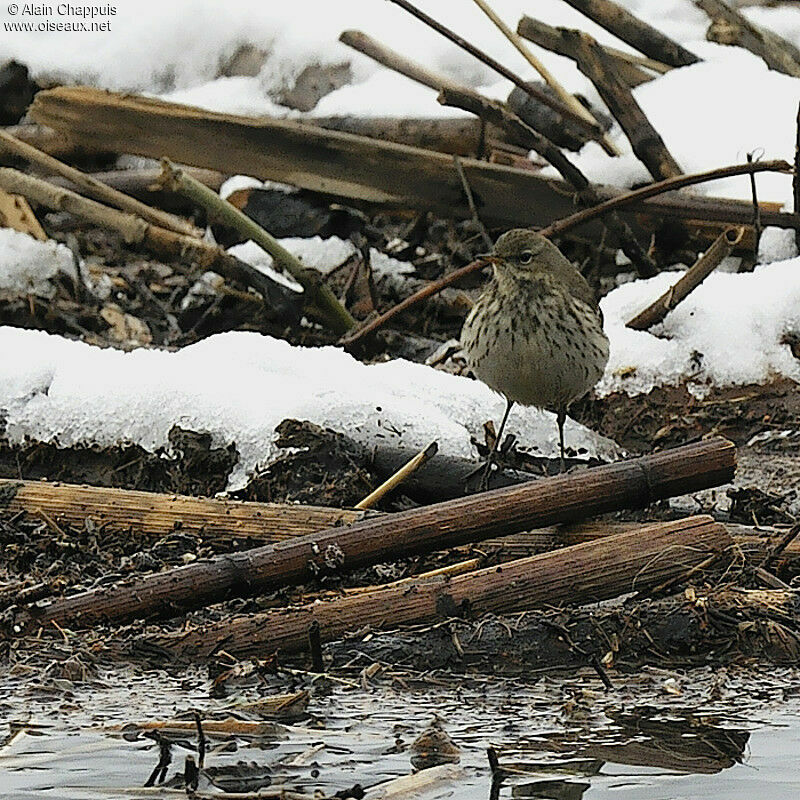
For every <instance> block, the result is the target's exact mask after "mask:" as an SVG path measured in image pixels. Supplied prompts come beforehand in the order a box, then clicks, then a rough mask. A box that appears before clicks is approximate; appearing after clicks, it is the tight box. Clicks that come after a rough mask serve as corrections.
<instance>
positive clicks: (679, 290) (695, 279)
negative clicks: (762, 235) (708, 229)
mask: <svg viewBox="0 0 800 800" xmlns="http://www.w3.org/2000/svg"><path fill="white" fill-rule="evenodd" d="M743 236H744V228H742V227H739V228H728V229H727V230H726V231H723V232H722V233H721V234H720V235H719V236H718V237H717V238H716V240H715V241H714V243H713V244H712V245H711V247H709V248H708V250H706V252H705V253H703V255H702V256H700V258H698V259H697V261H695V263H694V264H693V265H692V266H691V267H690V268H689V269H688V270H686V272H685V273H684V274H683V275H682V276H681V278H680V280H678V282H677V283H676V284H675V285H674V286H671V287H670V288H669V289H668V290H667V291H666V292H664V294H662V295H661V297H659V298H658V300H655V301H654V302H653V303H651V304H650V305H649V306H648V307H647V308H645V309H644V310H643V311H640V312H639V313H638V314H637V315H636V316H635V317H634V318H633V319H632V320H631V321H630V322H628V324H627V327H629V328H633V329H634V330H637V331H646V330H647V329H648V328H652V327H653V325H655V324H656V323H658V322H661V320H663V319H664V317H666V316H667V314H669V312H670V311H672V310H673V309H674V308H675V307H676V306H677V305H678V303H680V302H681V301H682V300H684V299H686V298H687V297H688V296H689V295H690V294H691V293H692V292H693V291H694V290H695V289H696V288H697V287H698V286H699V285H700V284H701V283H702V282H703V281H704V280H705V279H706V278H707V277H708V276H709V275H710V274H711V273H712V272H713V271H714V270H715V269H716V268H717V267H718V266H719V265H720V264H721V263H722V261H723V260H724V259H726V258H727V257H728V256H729V255H730V254H731V251H732V250H733V248H734V247H736V245H737V244H739V242H740V241H741V240H742V237H743Z"/></svg>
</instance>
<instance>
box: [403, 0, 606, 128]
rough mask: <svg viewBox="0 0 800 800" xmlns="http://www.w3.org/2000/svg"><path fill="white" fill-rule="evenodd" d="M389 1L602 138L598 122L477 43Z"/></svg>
mask: <svg viewBox="0 0 800 800" xmlns="http://www.w3.org/2000/svg"><path fill="white" fill-rule="evenodd" d="M389 2H390V3H394V4H395V5H397V6H400V8H402V9H403V10H404V11H407V12H408V13H409V14H411V15H412V16H414V17H416V18H417V19H418V20H420V22H423V23H425V25H427V26H428V27H429V28H433V30H435V31H436V32H437V33H440V34H441V35H442V36H444V37H445V38H446V39H449V40H450V41H451V42H453V44H456V45H458V46H459V47H460V48H462V49H463V50H466V51H467V52H468V53H469V54H470V55H471V56H474V57H475V58H477V59H478V60H479V61H481V62H482V63H484V64H486V65H487V66H488V67H490V68H491V69H493V70H494V71H495V72H497V73H499V74H500V75H502V76H503V77H504V78H506V79H507V80H509V81H511V82H512V83H513V84H514V85H515V86H519V88H520V89H522V91H524V92H525V93H526V94H528V95H530V96H531V97H533V98H534V99H535V100H538V101H539V102H540V103H544V105H546V106H549V107H550V108H552V109H553V110H554V111H557V112H558V113H559V114H561V115H562V116H564V117H566V118H568V119H570V120H572V121H573V122H574V123H575V124H577V125H580V126H581V128H583V129H584V130H585V131H586V132H587V133H588V134H589V135H590V136H591V138H592V139H600V138H602V136H603V131H602V129H601V128H600V126H599V125H598V124H597V123H594V124H592V123H589V122H587V121H586V120H585V119H584V118H583V117H581V116H578V114H576V113H575V112H574V111H573V110H572V109H571V108H569V107H568V106H565V105H564V103H562V102H561V101H560V100H558V99H556V98H553V97H550V95H548V94H546V93H545V92H543V91H541V90H540V89H537V88H536V87H535V86H531V85H530V84H529V83H528V82H527V81H524V80H523V79H522V78H520V77H519V75H517V74H516V73H514V72H512V71H511V70H510V69H508V68H507V67H504V66H503V65H502V64H501V63H500V62H499V61H497V60H495V59H494V58H492V57H491V56H489V55H487V54H486V53H484V52H483V51H482V50H480V49H478V48H477V47H475V45H473V44H470V43H469V42H468V41H467V40H466V39H464V38H463V37H462V36H459V35H458V34H457V33H454V32H453V31H451V30H450V29H449V28H447V27H445V26H444V25H442V24H441V22H437V21H436V20H435V19H433V18H432V17H429V16H428V15H427V14H426V13H425V12H424V11H421V10H420V9H418V8H417V7H416V6H415V5H413V4H412V3H410V2H409V1H408V0H389Z"/></svg>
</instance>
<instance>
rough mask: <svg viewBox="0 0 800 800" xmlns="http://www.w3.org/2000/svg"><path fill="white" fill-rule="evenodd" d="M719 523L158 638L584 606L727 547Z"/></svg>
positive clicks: (654, 527) (201, 641) (642, 530)
mask: <svg viewBox="0 0 800 800" xmlns="http://www.w3.org/2000/svg"><path fill="white" fill-rule="evenodd" d="M732 543H733V542H732V539H731V537H730V536H729V535H728V533H727V532H726V530H725V527H724V526H723V525H722V524H721V523H719V522H715V521H714V520H713V519H712V518H711V517H707V516H697V517H689V518H687V519H683V520H676V521H673V522H662V523H656V524H651V525H646V526H642V527H639V528H637V529H636V530H633V531H629V532H627V533H618V534H613V535H611V536H607V537H605V538H602V539H597V540H595V541H591V542H586V543H584V544H577V545H573V546H571V547H565V548H562V549H560V550H556V551H554V552H552V553H544V554H541V555H536V556H531V557H529V558H524V559H520V560H518V561H508V562H505V563H504V564H503V565H502V566H501V567H496V566H492V567H487V568H484V569H481V570H477V571H474V572H468V573H466V574H463V575H456V576H445V577H440V578H429V579H427V580H424V581H420V582H417V583H416V585H415V586H414V587H413V591H412V590H411V589H409V587H408V586H407V585H405V584H400V585H395V586H389V587H385V588H378V589H376V590H375V591H372V592H365V593H363V594H355V595H350V596H348V597H344V598H338V599H335V600H331V601H328V602H317V603H313V604H310V605H306V606H302V607H299V608H289V609H280V610H277V611H266V612H263V613H260V614H252V615H249V616H247V617H238V618H235V619H233V620H231V619H226V620H224V621H222V622H217V623H212V624H209V625H205V626H201V627H200V628H198V629H196V630H193V631H189V632H187V633H181V634H171V635H170V634H167V635H165V636H162V637H159V638H158V639H157V640H156V642H155V643H156V644H158V645H159V646H161V647H167V648H168V649H170V650H172V651H173V652H175V653H176V654H177V655H179V656H182V657H193V658H206V657H208V656H210V655H211V654H213V653H214V652H215V651H216V650H218V649H224V650H225V651H226V652H228V653H232V654H234V655H237V656H244V655H256V654H263V653H272V652H275V651H279V652H281V653H287V652H297V651H298V650H302V649H304V648H305V647H306V640H307V631H308V629H309V626H310V625H311V624H312V623H313V622H317V624H318V625H319V630H320V635H321V638H322V639H323V640H327V641H330V640H332V639H336V638H338V637H340V636H342V635H343V634H344V633H346V632H347V631H348V630H354V629H356V628H360V627H363V626H364V625H370V626H371V627H375V628H386V627H387V626H397V625H402V624H409V623H417V624H418V623H424V622H430V621H434V620H436V619H440V618H441V617H442V616H443V615H447V614H449V615H451V616H452V615H455V614H457V613H458V612H459V610H461V609H463V608H465V607H468V608H469V610H470V612H471V613H474V614H485V613H496V614H504V613H506V614H507V613H514V612H518V611H527V610H529V609H532V608H537V607H541V606H542V605H545V604H548V605H558V604H560V603H571V604H583V603H588V602H597V601H599V600H604V599H608V598H611V597H615V596H617V595H619V594H623V593H625V592H630V591H642V590H647V589H648V588H652V587H653V586H655V585H658V584H660V583H663V582H664V580H665V579H677V578H680V577H681V576H682V575H683V574H685V573H686V572H687V571H690V570H691V569H692V568H693V567H695V566H697V565H698V564H700V563H705V562H707V560H708V559H713V558H714V557H718V556H719V555H721V554H722V553H723V552H724V551H725V550H726V549H727V548H729V547H730V546H731V545H732Z"/></svg>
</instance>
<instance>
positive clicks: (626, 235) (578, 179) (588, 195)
mask: <svg viewBox="0 0 800 800" xmlns="http://www.w3.org/2000/svg"><path fill="white" fill-rule="evenodd" d="M439 102H440V103H442V104H443V105H448V106H455V107H456V108H461V109H463V110H465V111H470V112H471V113H473V114H475V115H477V116H479V117H481V118H482V119H485V120H486V121H488V122H491V123H492V124H494V125H497V126H498V127H502V128H504V129H505V130H507V131H508V132H509V133H511V135H512V136H515V137H519V138H520V139H522V140H523V141H525V144H526V145H527V146H528V147H530V149H531V150H535V151H536V152H537V153H538V154H539V155H540V156H541V157H542V158H544V159H546V160H547V161H549V162H550V164H552V165H553V166H554V167H555V168H556V169H557V170H558V172H559V174H560V175H561V177H562V178H564V180H565V181H567V182H568V183H569V184H571V185H572V187H573V188H574V189H575V191H576V192H578V194H579V196H580V199H581V200H582V201H583V202H585V203H596V202H598V201H599V197H598V196H597V194H596V192H595V191H594V187H593V186H592V184H590V183H589V180H588V178H587V177H586V176H585V175H584V174H583V173H582V172H581V171H580V170H579V169H578V168H577V167H576V166H575V165H574V164H573V163H572V162H571V161H570V160H569V159H568V158H567V157H566V156H565V155H564V153H563V152H562V151H561V150H560V149H559V148H558V147H556V146H555V145H554V144H553V143H552V142H551V141H550V140H549V139H547V138H546V137H545V136H542V135H541V134H540V133H537V132H536V131H534V130H533V128H531V127H530V126H529V125H528V124H527V123H526V122H524V121H523V120H521V119H520V118H519V117H518V116H517V115H516V114H514V113H513V112H512V111H510V110H508V109H507V108H505V107H504V106H502V105H500V104H499V103H494V102H492V101H491V100H489V99H487V98H485V97H482V96H481V95H479V94H478V93H477V92H468V93H465V92H459V91H457V90H456V89H442V91H441V93H440V94H439ZM606 224H607V225H608V227H609V229H610V230H611V231H613V233H614V234H615V235H616V236H617V237H618V238H619V240H620V246H621V247H622V250H623V251H624V253H625V254H626V255H627V256H628V258H629V259H630V260H631V262H632V263H633V265H634V267H635V268H636V271H637V272H638V273H639V276H640V277H642V278H652V277H653V276H654V275H656V274H658V267H656V265H655V263H654V262H653V260H652V259H651V258H650V256H648V255H647V253H646V252H645V251H644V249H643V248H642V246H641V245H640V244H639V242H638V241H637V239H636V237H635V236H634V235H633V231H631V229H630V228H629V227H628V225H627V223H625V222H623V221H622V220H621V219H619V217H618V216H616V214H613V213H612V214H610V215H609V216H608V219H607V220H606Z"/></svg>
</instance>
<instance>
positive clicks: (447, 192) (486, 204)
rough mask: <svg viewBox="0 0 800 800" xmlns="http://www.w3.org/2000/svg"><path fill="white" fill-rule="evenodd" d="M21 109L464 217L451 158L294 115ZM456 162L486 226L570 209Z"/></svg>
mask: <svg viewBox="0 0 800 800" xmlns="http://www.w3.org/2000/svg"><path fill="white" fill-rule="evenodd" d="M31 114H32V115H33V116H34V117H35V118H36V119H38V120H40V121H41V122H44V123H47V124H48V125H51V126H52V127H53V128H57V129H58V130H59V131H63V133H64V134H65V135H68V136H69V137H70V138H71V139H72V140H74V141H76V142H80V143H81V145H82V146H86V147H94V148H97V147H101V146H102V147H109V148H112V149H114V150H116V151H118V152H127V153H133V154H135V155H140V156H145V157H148V158H161V157H162V156H167V157H169V158H170V159H171V160H173V161H175V162H178V163H181V164H191V165H194V166H197V167H202V168H206V169H213V170H218V171H220V172H224V173H226V174H231V173H241V174H247V175H253V176H254V177H257V178H260V179H262V180H274V181H279V182H281V183H289V184H292V185H293V186H298V187H300V188H302V189H307V190H309V191H314V192H318V193H320V194H323V195H325V196H328V197H336V198H339V199H344V200H346V201H348V202H351V203H352V202H361V201H363V202H367V203H370V204H374V205H382V206H388V207H395V208H397V207H400V208H413V209H418V210H425V211H432V212H434V213H439V214H443V215H446V216H448V217H452V216H454V215H455V216H459V217H463V218H468V217H469V216H470V210H469V207H468V205H467V203H466V199H465V198H464V191H463V188H462V185H461V181H460V180H459V177H458V174H457V172H456V170H455V169H454V168H453V160H452V157H451V156H449V155H446V154H445V153H435V152H432V151H430V150H424V149H422V148H415V147H408V146H405V145H401V144H394V143H391V142H378V141H376V140H374V139H369V138H367V137H364V136H354V135H352V134H347V133H339V132H336V131H325V130H322V129H321V128H318V127H316V126H314V125H309V124H307V123H301V122H296V121H294V120H286V119H282V120H273V119H269V118H263V117H259V118H255V117H242V116H234V115H230V114H218V113H214V112H210V111H205V110H203V109H198V108H192V107H190V106H181V105H177V104H175V103H167V102H164V101H163V100H157V99H153V98H145V97H140V96H136V95H123V94H116V93H113V92H105V91H101V90H99V89H93V88H88V87H60V88H58V89H51V90H47V91H41V92H39V93H38V94H37V95H36V99H35V100H34V102H33V105H32V106H31ZM461 163H462V166H463V167H464V172H465V174H466V176H467V179H468V181H469V184H470V186H471V187H472V191H473V193H474V195H475V197H476V202H477V203H478V206H479V208H480V213H481V217H482V219H483V221H484V223H485V224H487V225H489V226H491V227H497V228H511V227H543V226H544V225H547V224H548V223H551V222H552V221H553V220H554V219H558V218H560V217H566V216H567V215H568V214H571V213H572V212H573V211H574V205H573V202H572V192H571V190H570V187H569V186H568V185H565V184H564V183H563V182H562V181H560V180H555V179H549V178H542V177H540V176H539V175H536V174H535V173H534V172H532V171H530V170H523V169H516V168H514V167H508V166H503V165H500V164H487V163H486V162H483V161H478V160H476V159H466V158H465V159H462V162H461ZM364 164H369V165H370V169H368V170H365V169H364ZM594 188H595V190H596V191H597V193H598V194H599V195H600V197H601V199H603V200H606V199H609V198H610V197H616V196H618V195H619V194H622V192H620V190H618V189H614V188H611V187H603V186H595V187H594ZM630 210H631V211H636V212H637V213H644V214H654V215H659V216H668V217H671V218H676V219H699V220H702V219H708V220H711V221H715V222H724V223H728V224H732V225H739V224H747V223H749V222H750V221H751V218H752V205H751V204H750V203H749V202H746V203H745V202H742V201H738V200H727V199H720V198H706V197H697V198H692V197H680V196H678V197H675V196H673V195H670V196H668V197H665V198H656V199H654V200H648V201H644V202H642V203H639V204H638V205H637V206H635V207H631V209H630ZM762 222H763V223H764V225H776V226H778V227H784V228H797V227H800V215H796V214H790V213H776V212H769V213H764V214H762Z"/></svg>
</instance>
